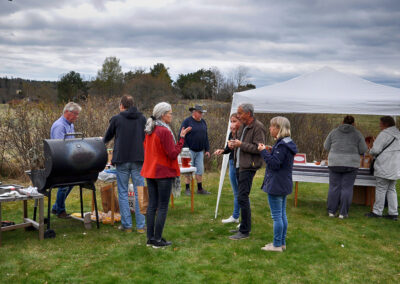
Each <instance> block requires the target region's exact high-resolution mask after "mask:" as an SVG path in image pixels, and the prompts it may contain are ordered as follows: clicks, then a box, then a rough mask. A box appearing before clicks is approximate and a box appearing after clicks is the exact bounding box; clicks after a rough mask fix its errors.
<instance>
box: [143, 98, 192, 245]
mask: <svg viewBox="0 0 400 284" xmlns="http://www.w3.org/2000/svg"><path fill="white" fill-rule="evenodd" d="M171 121H172V108H171V105H170V104H168V103H165V102H162V103H159V104H157V105H156V106H155V107H154V109H153V115H152V116H151V117H150V118H149V119H148V120H147V123H146V127H145V132H146V138H145V140H144V163H143V167H142V171H141V175H142V176H143V177H145V178H146V179H147V187H148V189H149V207H148V208H147V220H146V221H147V222H146V223H147V245H148V246H153V248H162V247H166V246H169V245H171V242H168V241H166V240H165V239H164V238H162V232H163V230H164V224H165V220H166V219H167V213H168V203H169V197H170V195H171V189H172V184H173V181H174V180H175V178H176V177H178V176H179V175H180V170H179V165H178V160H177V157H178V155H179V153H180V152H181V149H182V147H183V144H184V142H185V140H184V138H185V135H186V134H187V133H188V132H189V131H190V130H191V129H192V128H191V127H188V128H182V130H181V133H180V138H179V141H178V142H177V143H176V141H175V137H174V134H173V133H172V130H171V128H170V127H169V124H170V123H171Z"/></svg>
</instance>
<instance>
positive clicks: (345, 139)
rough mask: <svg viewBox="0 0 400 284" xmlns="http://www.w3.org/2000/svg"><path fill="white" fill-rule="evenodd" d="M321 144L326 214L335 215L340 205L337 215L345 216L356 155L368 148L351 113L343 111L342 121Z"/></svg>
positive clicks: (349, 198) (354, 173)
mask: <svg viewBox="0 0 400 284" xmlns="http://www.w3.org/2000/svg"><path fill="white" fill-rule="evenodd" d="M324 148H325V149H326V150H327V151H329V155H328V165H329V166H328V168H329V192H328V214H329V217H335V216H336V211H337V210H338V208H339V205H340V210H339V218H340V219H343V218H347V217H348V214H349V209H350V204H351V202H352V200H353V185H354V181H355V180H356V176H357V170H358V167H359V165H360V155H362V154H364V153H365V152H366V151H367V149H368V148H367V144H365V140H364V137H363V135H362V134H361V132H360V131H358V130H357V129H356V128H355V127H354V117H352V116H350V115H347V116H346V117H345V118H344V119H343V123H342V124H341V125H340V126H339V127H338V128H336V129H334V130H332V131H331V132H330V133H329V135H328V137H327V138H326V140H325V143H324Z"/></svg>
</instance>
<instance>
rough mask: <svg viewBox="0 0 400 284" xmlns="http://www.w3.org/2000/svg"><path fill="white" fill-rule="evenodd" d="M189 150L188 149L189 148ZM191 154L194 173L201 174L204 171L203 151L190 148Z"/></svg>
mask: <svg viewBox="0 0 400 284" xmlns="http://www.w3.org/2000/svg"><path fill="white" fill-rule="evenodd" d="M189 150H190V149H189ZM190 154H191V155H192V166H193V167H196V175H198V176H201V175H203V173H204V152H203V151H200V152H195V151H192V150H190Z"/></svg>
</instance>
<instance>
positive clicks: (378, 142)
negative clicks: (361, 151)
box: [369, 132, 392, 156]
mask: <svg viewBox="0 0 400 284" xmlns="http://www.w3.org/2000/svg"><path fill="white" fill-rule="evenodd" d="M390 137H391V136H390V135H388V134H386V133H384V132H381V133H379V134H378V137H376V139H375V141H374V145H373V146H372V148H371V150H370V151H369V153H370V154H371V155H372V156H376V155H379V154H380V153H381V152H382V150H383V148H385V146H386V145H387V144H389V143H390V141H392V139H390Z"/></svg>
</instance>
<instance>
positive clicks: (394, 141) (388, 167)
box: [365, 116, 400, 220]
mask: <svg viewBox="0 0 400 284" xmlns="http://www.w3.org/2000/svg"><path fill="white" fill-rule="evenodd" d="M379 127H380V128H381V130H382V131H381V132H380V133H379V135H378V137H376V140H375V142H374V145H373V147H372V149H371V150H370V151H369V153H370V154H371V155H372V156H374V157H376V160H375V164H374V176H375V178H376V189H375V203H374V208H373V210H372V212H369V213H367V214H365V216H367V217H382V213H383V208H384V206H385V198H386V196H387V201H388V215H385V216H383V217H386V218H389V219H393V220H397V216H398V210H397V192H396V181H397V180H398V179H399V178H400V131H399V130H398V129H397V128H396V126H395V122H394V119H393V117H391V116H383V117H381V118H380V123H379Z"/></svg>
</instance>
